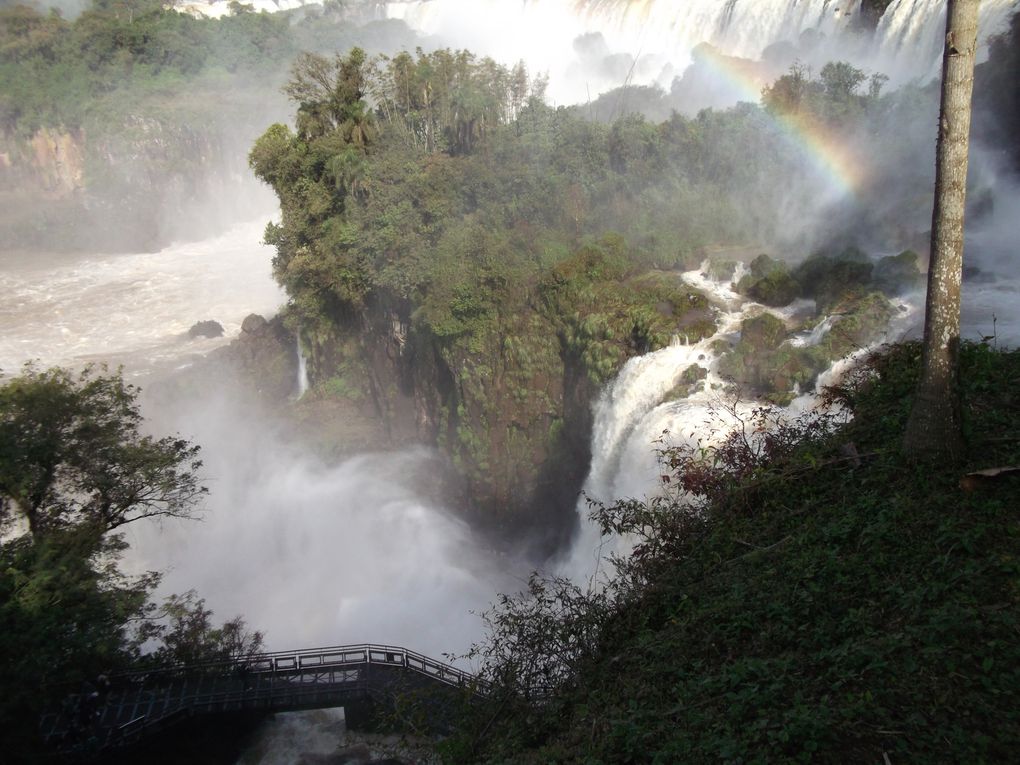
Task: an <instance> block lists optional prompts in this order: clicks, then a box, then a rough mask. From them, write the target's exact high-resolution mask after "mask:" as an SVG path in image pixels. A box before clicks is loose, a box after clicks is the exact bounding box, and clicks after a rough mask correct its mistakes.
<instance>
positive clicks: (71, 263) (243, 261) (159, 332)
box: [0, 215, 284, 375]
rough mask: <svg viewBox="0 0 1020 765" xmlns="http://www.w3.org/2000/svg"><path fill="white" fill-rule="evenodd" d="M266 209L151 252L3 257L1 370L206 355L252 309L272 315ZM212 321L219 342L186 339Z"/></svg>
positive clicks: (277, 298)
mask: <svg viewBox="0 0 1020 765" xmlns="http://www.w3.org/2000/svg"><path fill="white" fill-rule="evenodd" d="M268 217H269V216H268V215H267V216H266V217H265V218H259V219H256V220H253V221H249V222H246V223H240V224H237V225H235V226H233V227H231V228H230V229H228V230H227V231H225V232H224V233H223V234H220V235H219V236H215V237H212V238H209V239H205V240H203V241H198V242H188V243H185V244H174V245H171V246H169V247H166V248H164V249H163V250H160V251H159V252H152V253H137V254H116V255H103V254H96V255H88V256H84V257H83V256H70V255H40V254H33V255H32V256H27V255H25V256H15V255H13V254H4V256H3V260H2V261H0V294H2V295H3V296H4V299H3V300H2V301H0V329H2V332H0V371H2V372H3V374H5V375H9V374H12V373H17V371H18V369H19V368H20V367H21V365H22V364H23V363H24V362H26V361H32V360H38V362H39V363H40V364H41V365H43V366H53V365H65V366H80V365H82V364H84V363H86V362H89V361H103V362H108V363H110V364H112V365H117V364H124V365H125V366H126V367H127V368H128V370H129V372H132V373H137V372H140V371H145V370H147V369H150V368H151V367H152V365H153V364H158V363H161V362H173V361H174V360H181V359H184V358H186V357H187V356H188V355H189V354H191V353H195V352H200V353H204V352H207V351H209V350H210V349H212V348H214V347H216V346H218V345H222V344H223V343H225V342H226V341H227V340H228V339H229V338H230V337H232V336H235V335H236V334H237V332H238V330H239V329H240V327H241V321H242V320H243V319H244V317H245V316H246V315H248V314H249V313H252V312H255V313H264V314H268V315H272V314H275V313H276V311H277V309H278V307H279V306H280V305H281V304H282V303H283V301H284V294H283V291H282V290H281V289H280V287H279V286H278V285H277V284H276V283H275V282H274V281H273V279H272V273H271V261H272V254H273V250H272V248H271V247H267V246H265V245H263V244H261V243H260V242H261V239H262V231H263V229H264V228H265V224H266V221H267V220H268ZM204 320H214V321H218V322H219V323H220V324H221V325H223V328H224V330H225V336H224V337H223V338H221V339H195V340H192V339H189V338H188V337H187V332H188V329H189V328H190V327H191V326H192V325H193V324H195V323H196V322H198V321H204Z"/></svg>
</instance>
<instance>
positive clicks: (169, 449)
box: [0, 366, 206, 540]
mask: <svg viewBox="0 0 1020 765" xmlns="http://www.w3.org/2000/svg"><path fill="white" fill-rule="evenodd" d="M137 394H138V390H137V388H134V387H133V386H131V385H128V384H126V383H125V382H124V380H123V378H122V377H121V376H120V375H103V374H97V373H96V370H95V369H93V368H92V367H87V368H86V369H85V370H84V371H83V372H81V373H80V374H79V375H77V376H75V375H72V374H71V373H70V372H68V371H66V370H63V369H50V370H47V371H42V372H40V371H37V370H36V369H35V368H34V367H32V366H27V367H26V368H25V370H24V371H23V372H22V374H21V375H20V376H19V377H16V378H13V379H11V380H9V381H8V382H7V383H6V384H5V385H4V386H3V387H2V388H0V502H2V510H3V514H2V515H0V521H6V520H8V518H7V515H8V513H13V514H14V515H16V516H17V517H20V518H22V519H23V520H24V521H25V522H26V523H27V525H28V529H29V531H30V533H31V534H32V536H33V537H34V538H35V539H36V540H40V539H42V538H44V537H46V536H47V535H50V534H53V533H55V532H56V531H59V530H63V529H74V528H84V529H88V530H91V531H92V532H93V533H96V534H105V533H107V532H109V531H111V530H113V529H116V528H118V527H120V526H123V525H124V524H126V523H131V522H133V521H137V520H139V519H141V518H152V517H157V516H176V517H188V516H189V515H190V513H191V510H192V507H193V506H194V504H195V503H196V502H197V501H198V499H199V498H200V497H201V495H202V494H204V493H205V491H206V490H205V488H204V487H202V486H200V485H199V483H198V476H197V471H198V469H199V468H200V467H201V465H202V463H201V461H200V460H198V458H197V455H198V447H197V446H193V445H192V444H190V443H188V442H187V441H185V440H183V439H180V438H173V437H166V438H161V439H154V438H152V437H151V436H145V435H142V433H141V420H142V418H141V414H140V413H139V411H138V404H137V402H136V397H137Z"/></svg>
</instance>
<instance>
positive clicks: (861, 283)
mask: <svg viewBox="0 0 1020 765" xmlns="http://www.w3.org/2000/svg"><path fill="white" fill-rule="evenodd" d="M859 253H860V251H859V250H857V249H852V248H851V249H848V250H845V251H844V252H842V253H840V254H839V255H838V256H837V257H835V258H831V257H829V256H827V255H812V256H811V257H810V258H808V259H807V260H805V261H804V262H803V263H801V264H800V265H799V266H798V267H797V268H796V269H795V270H794V272H793V277H794V278H795V279H796V280H797V281H798V282H799V283H800V285H801V295H802V297H809V298H814V300H815V303H816V304H817V306H818V311H819V313H829V312H830V310H831V308H832V307H833V306H835V305H836V304H838V303H840V302H842V301H845V300H847V299H848V298H855V297H863V296H864V295H867V294H868V293H869V292H871V290H872V286H871V285H872V271H873V269H874V267H873V266H872V264H871V263H870V262H868V261H867V260H861V259H860V258H859V257H858V254H859ZM865 257H866V256H865Z"/></svg>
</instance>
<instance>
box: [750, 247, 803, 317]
mask: <svg viewBox="0 0 1020 765" xmlns="http://www.w3.org/2000/svg"><path fill="white" fill-rule="evenodd" d="M736 291H737V292H739V293H740V294H741V295H746V296H747V297H749V298H751V299H752V300H756V301H757V302H759V303H761V304H763V305H767V306H773V307H780V306H785V305H789V304H790V303H792V302H793V301H794V300H796V299H797V296H798V295H799V294H800V285H799V284H798V283H797V280H796V279H794V278H793V277H792V276H791V275H790V272H789V269H788V268H787V267H786V264H785V263H783V262H781V261H778V260H775V259H773V258H770V257H769V256H768V255H764V254H763V255H759V256H758V257H757V258H755V259H754V260H753V261H751V266H750V272H749V273H747V274H745V275H744V276H743V277H742V278H741V279H740V281H739V282H738V283H737V285H736Z"/></svg>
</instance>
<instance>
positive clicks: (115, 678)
mask: <svg viewBox="0 0 1020 765" xmlns="http://www.w3.org/2000/svg"><path fill="white" fill-rule="evenodd" d="M479 690H480V689H479V687H478V681H477V680H476V678H475V677H474V676H473V675H471V674H469V673H467V672H464V671H462V670H459V669H457V668H456V667H452V666H450V665H448V664H444V663H442V662H438V661H435V660H434V659H430V658H428V657H427V656H422V655H421V654H419V653H415V652H414V651H409V650H407V649H406V648H400V647H396V646H386V645H370V644H365V645H348V646H337V647H332V648H314V649H307V650H301V651H283V652H277V653H265V654H258V655H254V656H250V657H245V658H242V659H235V660H231V661H221V662H209V663H205V664H196V665H190V666H173V667H163V668H158V669H152V670H145V671H137V672H129V673H124V674H120V675H112V676H110V677H109V681H108V685H107V684H106V683H98V684H97V685H96V686H95V687H92V686H86V687H85V688H83V689H82V690H80V691H79V692H78V693H73V694H69V695H68V696H67V698H66V699H65V701H64V703H63V707H62V709H61V711H60V712H54V713H51V714H47V715H45V716H44V717H43V719H42V721H41V732H42V734H43V736H44V738H45V739H46V740H47V742H48V743H49V744H50V745H51V747H52V748H53V749H55V750H57V751H63V752H78V753H85V752H88V753H99V752H102V751H109V750H110V749H114V748H120V747H126V746H130V745H132V744H134V743H137V742H138V741H140V740H141V739H142V738H145V737H148V736H150V735H153V734H155V733H158V732H160V731H162V730H165V729H166V728H168V727H170V726H172V725H174V724H176V723H178V722H181V721H182V720H184V719H187V718H191V717H193V716H196V715H215V714H224V713H236V712H246V711H248V712H278V711H294V710H303V709H323V708H328V707H344V709H345V715H346V717H347V720H348V724H349V725H350V726H351V727H355V728H357V727H363V725H364V724H365V723H370V722H371V719H370V718H371V717H372V716H373V715H374V714H376V713H377V711H378V707H379V705H380V704H392V701H393V699H395V698H396V697H398V696H403V695H407V694H416V695H418V696H419V697H421V698H426V699H428V702H429V704H430V705H431V706H432V707H433V708H441V707H442V706H443V704H444V703H447V702H450V701H452V700H454V699H455V698H463V695H464V694H465V693H467V694H470V693H477V692H479Z"/></svg>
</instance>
